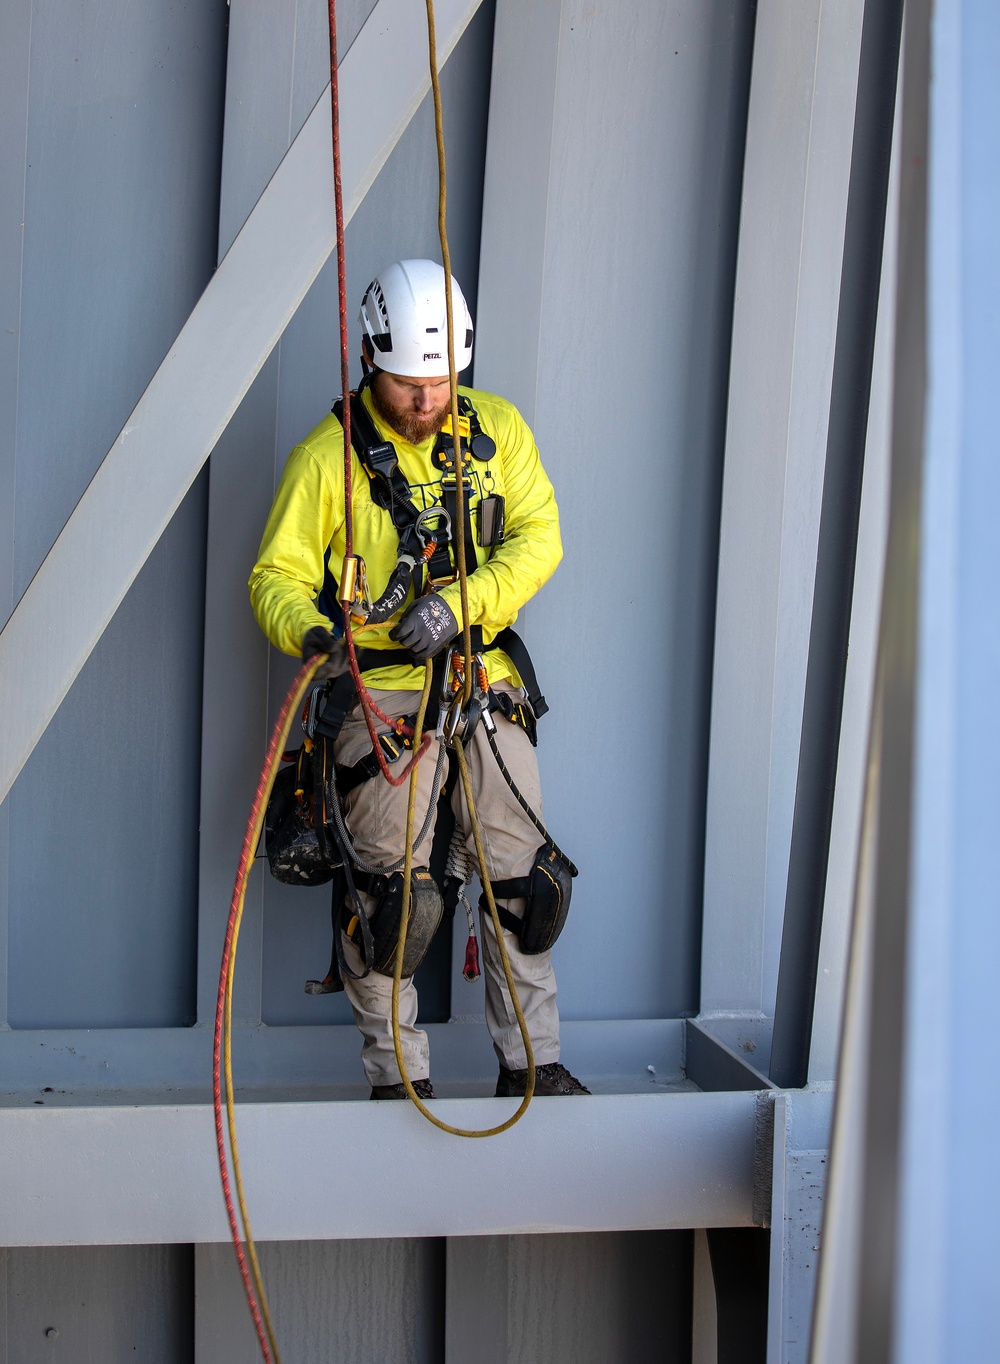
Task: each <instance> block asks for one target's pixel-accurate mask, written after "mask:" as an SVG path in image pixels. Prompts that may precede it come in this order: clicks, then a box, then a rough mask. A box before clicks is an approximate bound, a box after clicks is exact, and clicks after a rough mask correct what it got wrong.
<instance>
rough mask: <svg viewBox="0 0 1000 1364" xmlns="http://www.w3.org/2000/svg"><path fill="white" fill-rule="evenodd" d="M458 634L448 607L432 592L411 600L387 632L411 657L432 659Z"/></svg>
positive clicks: (441, 598) (455, 623) (456, 625)
mask: <svg viewBox="0 0 1000 1364" xmlns="http://www.w3.org/2000/svg"><path fill="white" fill-rule="evenodd" d="M457 634H458V621H457V620H456V619H455V616H454V613H453V612H452V609H451V607H450V606H449V605H448V603H447V602H446V601H445V600H444V598H443V597H439V596H438V594H437V593H436V592H432V593H431V594H430V595H429V596H427V597H420V598H419V599H418V600H417V601H415V602H411V603H410V605H409V606H408V607H407V608H406V610H405V611H404V612H403V618H402V620H401V621H400V622H399V624H398V625H397V626H396V627H395V628H394V629H392V630H390V631H389V638H390V639H394V640H395V641H396V643H397V644H402V646H403V648H404V649H409V651H410V653H411V654H412V655H413V657H414V658H433V657H434V655H435V654H438V653H440V652H441V650H442V649H443V648H444V647H445V646H446V645H447V644H449V643H450V642H451V640H453V639H454V638H455V636H456V635H457Z"/></svg>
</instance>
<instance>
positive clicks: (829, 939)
mask: <svg viewBox="0 0 1000 1364" xmlns="http://www.w3.org/2000/svg"><path fill="white" fill-rule="evenodd" d="M902 79H903V75H902V69H900V74H899V80H898V85H897V92H896V105H897V107H896V129H895V142H894V145H893V152H892V158H893V159H892V167H891V171H890V183H889V197H888V204H887V211H886V224H885V245H884V248H883V256H882V280H881V283H880V286H879V316H878V324H877V328H876V335H875V363H874V368H873V373H872V395H871V409H870V411H869V416H868V443H867V447H866V449H865V481H864V487H863V489H862V493H861V520H860V525H859V528H858V561H857V567H856V571H855V588H854V603H853V607H852V612H851V643H850V652H849V655H848V660H847V676H846V679H845V687H844V719H843V723H842V726H841V735H840V754H839V757H838V760H837V790H836V793H835V797H834V805H833V825H832V828H831V831H830V866H829V870H828V872H827V889H826V901H825V903H824V905H823V936H822V939H821V942H820V954H819V974H818V978H817V981H816V1009H815V1015H814V1018H813V1030H812V1046H811V1048H810V1052H809V1082H810V1084H817V1083H820V1082H822V1081H825V1080H832V1079H833V1078H834V1076H835V1075H836V1073H837V1056H838V1051H839V1048H840V1040H841V1028H842V1023H843V1011H844V999H845V994H846V988H847V970H848V949H849V942H850V937H851V924H852V918H853V909H854V904H855V899H856V894H857V885H858V876H859V861H860V856H861V826H862V814H863V809H864V796H865V787H866V783H867V778H868V754H869V745H870V736H871V726H872V716H873V713H874V697H875V672H876V661H877V656H878V629H879V615H880V612H881V606H882V581H883V576H884V570H885V549H886V537H887V534H888V528H889V472H890V466H891V456H892V399H893V388H892V379H893V359H894V352H895V339H896V338H895V330H896V273H897V269H898V264H899V177H900V164H899V137H900V128H901V119H900V111H899V100H900V97H901V92H902Z"/></svg>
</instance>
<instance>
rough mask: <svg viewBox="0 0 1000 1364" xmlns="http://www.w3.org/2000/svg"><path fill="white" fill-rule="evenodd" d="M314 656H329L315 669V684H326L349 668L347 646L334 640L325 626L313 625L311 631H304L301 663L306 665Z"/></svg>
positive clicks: (338, 640) (341, 641) (340, 640)
mask: <svg viewBox="0 0 1000 1364" xmlns="http://www.w3.org/2000/svg"><path fill="white" fill-rule="evenodd" d="M316 654H329V655H330V657H329V658H328V659H327V660H326V662H325V663H321V664H320V666H319V667H318V668H317V669H316V672H315V675H314V680H315V681H316V682H327V681H329V680H330V679H331V678H333V677H339V676H340V674H341V673H346V672H347V669H348V668H349V667H350V663H349V662H348V660H347V645H346V644H345V643H344V641H343V640H342V639H336V638H335V637H334V636H333V634H332V633H331V632H330V631H329V630H328V629H327V628H326V626H325V625H314V626H313V627H312V629H311V630H307V631H306V633H305V638H304V639H303V641H302V662H303V663H308V662H309V660H310V659H311V658H314V657H315V656H316Z"/></svg>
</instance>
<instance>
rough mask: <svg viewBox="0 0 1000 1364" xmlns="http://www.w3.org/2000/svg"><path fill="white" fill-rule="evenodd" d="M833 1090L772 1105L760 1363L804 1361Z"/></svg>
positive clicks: (800, 1094)
mask: <svg viewBox="0 0 1000 1364" xmlns="http://www.w3.org/2000/svg"><path fill="white" fill-rule="evenodd" d="M832 1116H833V1091H832V1088H831V1087H830V1086H829V1085H827V1086H823V1087H818V1088H816V1089H808V1090H799V1091H795V1092H793V1093H787V1094H779V1095H778V1096H777V1097H776V1098H775V1102H774V1151H773V1178H772V1203H771V1263H770V1271H769V1278H770V1286H769V1293H768V1322H767V1328H768V1330H767V1364H806V1361H807V1360H808V1358H809V1341H810V1328H811V1325H812V1315H813V1302H814V1299H815V1294H816V1280H817V1270H818V1266H819V1251H820V1228H821V1226H822V1221H823V1205H824V1199H825V1195H826V1186H827V1175H828V1166H829V1154H828V1153H829V1149H830V1127H831V1120H832Z"/></svg>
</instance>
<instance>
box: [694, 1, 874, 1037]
mask: <svg viewBox="0 0 1000 1364" xmlns="http://www.w3.org/2000/svg"><path fill="white" fill-rule="evenodd" d="M862 9H863V6H862V3H861V0H806V3H801V2H800V0H793V2H792V3H788V2H787V0H761V3H760V4H759V6H758V11H757V22H756V32H755V38H754V56H753V76H752V83H751V89H750V109H749V123H748V128H747V147H746V162H745V167H744V176H743V202H742V217H741V223H740V245H739V260H738V265H737V284H736V305H735V312H734V317H733V330H732V367H731V373H730V384H729V408H728V419H727V421H728V425H727V432H726V459H725V474H724V483H723V491H722V517H721V527H720V545H719V571H718V593H717V608H716V623H715V658H714V674H713V682H712V716H711V741H710V753H709V774H708V802H707V828H706V849H705V908H704V927H703V938H702V969H701V1007H702V1010H703V1011H707V1012H715V1011H730V1010H748V1011H762V1012H764V1013H770V1012H771V1010H772V1007H773V1000H774V994H775V987H776V980H777V969H778V949H779V943H780V933H781V914H782V907H783V901H784V891H785V882H786V876H787V865H788V863H787V859H788V846H789V839H790V833H791V817H792V805H793V793H794V781H795V770H796V764H797V758H798V740H799V729H800V717H801V708H802V696H803V688H804V681H805V665H806V654H807V647H808V625H809V615H810V609H811V599H812V574H813V568H814V565H815V556H816V540H817V534H818V525H819V508H820V498H821V490H822V472H823V460H824V455H825V451H826V444H827V428H828V414H829V404H830V388H831V381H832V373H833V358H834V338H835V334H836V316H837V303H838V296H839V291H840V268H841V262H842V259H843V240H844V225H845V220H846V208H847V193H848V183H849V176H850V163H851V140H852V136H853V128H854V99H855V92H856V88H857V69H858V54H859V49H860V37H861V17H862Z"/></svg>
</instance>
